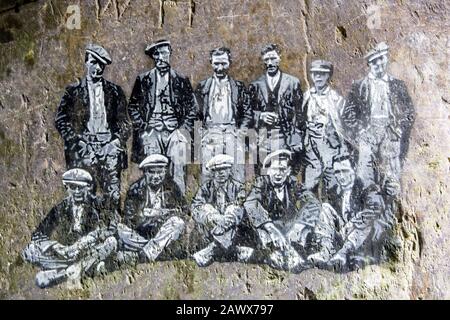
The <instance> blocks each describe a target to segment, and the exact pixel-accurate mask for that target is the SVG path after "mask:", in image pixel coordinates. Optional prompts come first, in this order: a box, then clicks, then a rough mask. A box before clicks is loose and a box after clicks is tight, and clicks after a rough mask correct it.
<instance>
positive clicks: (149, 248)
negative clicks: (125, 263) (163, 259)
mask: <svg viewBox="0 0 450 320" xmlns="http://www.w3.org/2000/svg"><path fill="white" fill-rule="evenodd" d="M142 252H143V254H144V255H145V257H146V258H147V260H148V261H155V260H156V258H158V256H159V255H160V254H161V249H160V248H159V247H158V246H157V245H156V244H155V243H154V242H153V241H149V242H147V244H146V245H145V246H144V248H142Z"/></svg>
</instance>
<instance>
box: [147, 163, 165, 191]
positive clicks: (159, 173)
mask: <svg viewBox="0 0 450 320" xmlns="http://www.w3.org/2000/svg"><path fill="white" fill-rule="evenodd" d="M144 174H145V178H146V180H147V184H148V185H149V186H150V187H152V188H159V187H160V186H161V185H162V183H163V182H164V179H165V178H166V174H167V168H165V167H151V168H147V169H145V171H144Z"/></svg>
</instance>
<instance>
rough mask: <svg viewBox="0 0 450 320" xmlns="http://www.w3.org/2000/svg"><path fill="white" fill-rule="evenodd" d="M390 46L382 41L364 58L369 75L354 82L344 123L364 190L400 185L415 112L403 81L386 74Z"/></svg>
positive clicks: (347, 103) (346, 106) (343, 115)
mask: <svg viewBox="0 0 450 320" xmlns="http://www.w3.org/2000/svg"><path fill="white" fill-rule="evenodd" d="M388 51H389V47H388V46H387V45H386V43H384V42H381V43H379V44H378V45H376V46H375V48H374V49H372V50H370V51H369V53H368V54H367V55H366V56H365V58H366V60H367V63H368V65H369V69H370V70H369V74H368V75H367V76H366V77H365V78H364V79H362V80H359V81H355V82H354V83H353V84H352V88H351V90H350V93H349V95H348V97H347V100H346V103H345V106H344V110H343V114H342V117H343V122H344V125H345V126H346V127H347V130H348V132H349V133H350V134H351V137H352V139H353V141H354V143H355V146H356V148H357V153H358V156H357V168H356V169H357V170H356V174H357V175H358V177H359V178H360V179H361V181H362V182H363V183H364V187H365V188H366V187H368V186H369V185H371V184H373V183H375V184H377V185H378V186H380V187H381V188H384V187H383V185H384V184H385V182H386V181H389V180H396V181H397V183H400V174H401V170H402V167H403V162H404V160H405V157H406V154H407V151H408V144H409V141H408V140H409V136H410V132H411V127H412V125H413V122H414V118H415V112H414V106H413V104H412V101H411V97H410V96H409V94H408V90H407V88H406V85H405V83H404V82H403V81H401V80H398V79H395V78H393V77H392V76H391V75H389V74H388V73H387V63H388Z"/></svg>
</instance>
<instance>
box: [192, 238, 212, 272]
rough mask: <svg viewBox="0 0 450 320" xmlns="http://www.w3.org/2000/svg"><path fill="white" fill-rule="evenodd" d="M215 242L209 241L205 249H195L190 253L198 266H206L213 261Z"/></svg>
mask: <svg viewBox="0 0 450 320" xmlns="http://www.w3.org/2000/svg"><path fill="white" fill-rule="evenodd" d="M215 248H216V244H215V243H214V242H212V243H210V244H209V245H208V246H207V247H206V248H205V249H202V250H200V251H197V252H196V253H194V254H193V255H192V257H193V258H194V260H195V262H196V263H197V265H198V266H199V267H207V266H209V265H210V264H211V263H213V257H214V249H215Z"/></svg>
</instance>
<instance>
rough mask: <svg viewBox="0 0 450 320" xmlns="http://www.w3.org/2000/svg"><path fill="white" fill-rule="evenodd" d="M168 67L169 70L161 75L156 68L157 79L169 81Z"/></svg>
mask: <svg viewBox="0 0 450 320" xmlns="http://www.w3.org/2000/svg"><path fill="white" fill-rule="evenodd" d="M170 71H171V70H170V69H169V71H167V72H166V73H165V74H164V75H161V73H160V72H159V70H158V69H156V79H157V81H158V80H160V79H162V78H164V79H165V80H167V81H169V74H170Z"/></svg>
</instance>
